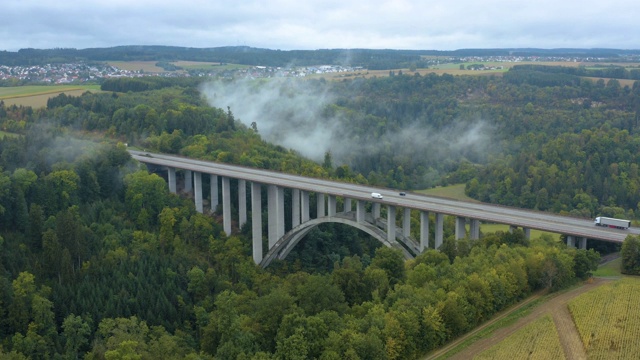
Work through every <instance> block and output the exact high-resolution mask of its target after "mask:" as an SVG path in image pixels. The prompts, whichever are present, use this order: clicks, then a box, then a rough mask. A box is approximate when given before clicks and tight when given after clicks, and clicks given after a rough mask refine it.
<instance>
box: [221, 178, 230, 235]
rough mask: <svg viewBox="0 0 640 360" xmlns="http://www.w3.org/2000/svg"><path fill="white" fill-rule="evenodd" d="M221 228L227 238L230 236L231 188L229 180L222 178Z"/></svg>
mask: <svg viewBox="0 0 640 360" xmlns="http://www.w3.org/2000/svg"><path fill="white" fill-rule="evenodd" d="M222 226H223V228H224V232H225V233H226V234H227V236H230V235H231V186H230V184H229V178H228V177H226V176H222Z"/></svg>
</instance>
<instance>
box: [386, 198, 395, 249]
mask: <svg viewBox="0 0 640 360" xmlns="http://www.w3.org/2000/svg"><path fill="white" fill-rule="evenodd" d="M387 241H388V242H389V243H390V244H391V243H393V242H394V241H396V207H395V206H393V205H387Z"/></svg>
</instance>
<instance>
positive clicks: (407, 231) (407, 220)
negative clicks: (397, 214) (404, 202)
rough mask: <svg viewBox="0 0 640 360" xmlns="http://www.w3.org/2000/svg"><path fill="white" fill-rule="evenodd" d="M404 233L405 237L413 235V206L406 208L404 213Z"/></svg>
mask: <svg viewBox="0 0 640 360" xmlns="http://www.w3.org/2000/svg"><path fill="white" fill-rule="evenodd" d="M402 235H404V236H405V237H409V236H411V208H404V214H402Z"/></svg>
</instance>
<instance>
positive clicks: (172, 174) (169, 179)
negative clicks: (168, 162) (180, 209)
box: [167, 167, 176, 194]
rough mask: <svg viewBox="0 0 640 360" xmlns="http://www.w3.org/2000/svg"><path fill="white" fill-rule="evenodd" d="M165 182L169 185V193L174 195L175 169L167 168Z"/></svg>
mask: <svg viewBox="0 0 640 360" xmlns="http://www.w3.org/2000/svg"><path fill="white" fill-rule="evenodd" d="M167 182H168V183H169V191H170V192H171V193H173V194H175V193H176V168H174V167H168V168H167Z"/></svg>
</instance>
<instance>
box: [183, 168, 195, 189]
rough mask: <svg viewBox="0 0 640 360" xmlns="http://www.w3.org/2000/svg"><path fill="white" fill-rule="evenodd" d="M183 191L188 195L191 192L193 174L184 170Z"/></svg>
mask: <svg viewBox="0 0 640 360" xmlns="http://www.w3.org/2000/svg"><path fill="white" fill-rule="evenodd" d="M184 191H185V192H186V193H189V194H191V192H192V191H193V174H192V172H191V170H184Z"/></svg>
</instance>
